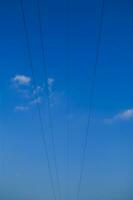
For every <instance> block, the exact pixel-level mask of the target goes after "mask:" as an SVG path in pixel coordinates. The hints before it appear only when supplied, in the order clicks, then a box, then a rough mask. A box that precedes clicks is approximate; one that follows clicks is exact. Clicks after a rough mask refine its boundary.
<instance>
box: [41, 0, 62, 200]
mask: <svg viewBox="0 0 133 200" xmlns="http://www.w3.org/2000/svg"><path fill="white" fill-rule="evenodd" d="M37 10H38V23H39V34H40V44H41V53H42V61H43V71H44V83H45V87H46V93H47V101H48V114H49V115H48V116H49V125H50V133H51V138H52V148H53V158H54V164H55V173H56V178H57V185H58V190H59V199H61V186H60V177H59V171H58V167H57V157H56V147H55V139H54V127H53V118H52V111H51V105H50V104H51V102H50V91H49V86H48V69H47V64H46V55H45V53H46V49H44V39H43V27H42V19H41V9H40V2H39V0H37Z"/></svg>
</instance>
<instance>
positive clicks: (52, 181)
mask: <svg viewBox="0 0 133 200" xmlns="http://www.w3.org/2000/svg"><path fill="white" fill-rule="evenodd" d="M20 7H21V13H22V20H23V26H24V32H25V40H26V46H27V56H28V60H29V66H30V70H31V73H32V78H33V84H34V87H35V88H36V86H37V84H36V78H35V72H34V67H33V61H32V56H31V48H30V42H29V34H28V29H27V25H26V17H25V12H24V5H23V0H20ZM37 110H38V118H39V121H40V128H41V133H42V140H43V146H44V150H45V154H46V160H47V164H48V171H49V177H50V183H51V189H52V193H53V198H54V200H56V193H55V188H54V179H53V175H52V169H51V166H50V160H49V155H48V148H47V142H46V133H45V129H44V125H43V120H42V116H41V108H40V106H39V104H37Z"/></svg>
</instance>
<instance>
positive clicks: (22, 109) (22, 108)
mask: <svg viewBox="0 0 133 200" xmlns="http://www.w3.org/2000/svg"><path fill="white" fill-rule="evenodd" d="M27 110H29V107H28V106H16V107H15V111H17V112H24V111H27Z"/></svg>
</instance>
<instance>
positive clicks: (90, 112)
mask: <svg viewBox="0 0 133 200" xmlns="http://www.w3.org/2000/svg"><path fill="white" fill-rule="evenodd" d="M103 17H104V0H102V6H101V16H100V24H99V31H98V38H97V46H96V57H95V63H94V66H93V74H92V85H91V89H90V103H89V106H88V121H87V127H86V135H85V143H84V147H83V154H82V160H81V170H80V176H79V182H78V190H77V196H76V198H77V200H79V195H80V190H81V184H82V179H83V171H84V165H85V158H86V151H87V146H88V136H89V128H90V122H91V117H92V112H93V100H94V90H95V85H96V74H97V66H98V61H99V56H100V47H101V39H102V30H103Z"/></svg>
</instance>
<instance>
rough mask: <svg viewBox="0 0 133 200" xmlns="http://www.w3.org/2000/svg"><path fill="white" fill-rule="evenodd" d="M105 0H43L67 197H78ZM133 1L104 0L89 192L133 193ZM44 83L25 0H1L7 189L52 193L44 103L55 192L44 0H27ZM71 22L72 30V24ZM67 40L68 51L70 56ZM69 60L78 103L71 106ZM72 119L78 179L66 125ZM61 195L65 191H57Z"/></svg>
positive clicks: (105, 199)
mask: <svg viewBox="0 0 133 200" xmlns="http://www.w3.org/2000/svg"><path fill="white" fill-rule="evenodd" d="M101 2H102V0H93V1H91V0H82V1H81V0H71V1H70V5H69V8H68V7H67V6H66V0H56V1H54V0H49V1H45V0H40V4H41V16H42V21H43V32H44V43H45V51H46V65H47V69H48V86H49V91H50V104H51V111H52V118H53V128H54V138H55V145H56V155H57V166H58V171H59V177H60V183H61V197H62V198H61V199H62V200H67V197H68V196H67V195H68V194H67V192H68V189H67V183H68V181H69V189H70V190H69V199H73V200H74V199H75V200H76V192H77V185H78V180H79V172H80V166H81V155H82V149H83V144H84V139H85V133H86V126H87V116H88V104H89V98H90V83H91V77H92V69H93V66H94V63H95V57H96V45H97V34H98V28H99V21H100V11H101ZM132 10H133V2H132V1H131V0H105V7H104V19H103V31H102V42H101V48H100V56H99V62H98V70H97V77H96V88H95V94H94V112H93V117H92V120H91V126H90V129H89V137H88V148H87V152H86V161H85V168H84V176H83V181H82V186H81V193H80V199H82V200H87V199H91V200H125V199H126V200H131V199H132V196H133V194H132V187H133V182H132V178H133V173H132V169H133V157H132V155H133V135H132V134H133V56H132V55H133V12H132ZM24 11H25V15H26V23H27V27H28V31H29V35H30V45H31V52H32V60H33V64H34V70H35V75H36V82H37V87H36V88H35V87H34V85H33V78H32V75H31V71H30V67H29V62H28V59H27V49H26V43H25V33H24V27H23V21H22V14H21V8H20V1H19V0H12V1H10V0H0V198H1V199H3V200H8V199H26V200H27V199H32V200H35V199H38V200H42V199H47V200H49V199H50V200H52V199H53V196H52V191H51V187H50V180H49V173H48V166H47V162H46V156H45V152H44V148H43V142H42V135H41V131H40V123H39V120H38V114H37V108H36V106H37V104H39V106H40V107H41V112H42V113H41V114H42V118H43V122H44V123H45V125H46V138H47V145H48V152H49V158H50V164H51V167H52V174H53V177H54V185H55V187H56V196H58V187H57V180H56V177H55V166H54V162H53V153H52V144H51V137H50V128H49V120H48V119H49V118H48V110H47V100H46V85H45V84H44V74H43V66H42V56H41V48H40V47H41V46H40V38H39V27H38V18H37V0H24ZM66 30H67V31H69V37H68V35H67V31H66ZM66 48H68V49H69V60H68V61H66ZM67 64H69V68H70V74H69V76H70V80H69V84H70V90H69V99H70V112H69V116H67V115H66V98H67V88H68V82H67V81H66V71H67V69H66V68H67ZM67 117H68V118H69V123H70V169H69V179H68V171H67V167H66V166H67V164H66V160H67V155H66V146H67V144H66V141H67V140H66V138H67V137H66V134H67V132H66V125H67ZM57 199H58V198H57Z"/></svg>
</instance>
